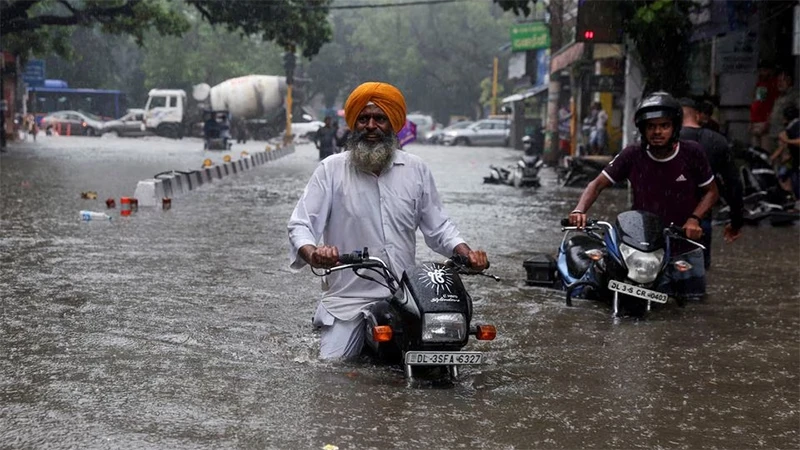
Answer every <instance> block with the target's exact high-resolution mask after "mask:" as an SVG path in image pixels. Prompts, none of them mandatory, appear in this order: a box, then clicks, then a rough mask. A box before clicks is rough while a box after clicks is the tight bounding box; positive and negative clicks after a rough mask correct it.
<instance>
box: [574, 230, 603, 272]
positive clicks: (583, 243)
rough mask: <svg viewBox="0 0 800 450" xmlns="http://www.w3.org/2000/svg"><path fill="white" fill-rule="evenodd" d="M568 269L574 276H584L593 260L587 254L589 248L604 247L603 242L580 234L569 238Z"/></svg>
mask: <svg viewBox="0 0 800 450" xmlns="http://www.w3.org/2000/svg"><path fill="white" fill-rule="evenodd" d="M566 246H567V270H569V274H570V275H571V276H572V277H574V278H580V277H581V276H583V274H584V272H586V269H588V268H589V265H591V263H592V260H591V259H589V257H588V256H586V251H587V250H592V249H600V248H603V243H602V242H601V241H600V240H598V239H596V238H593V237H591V236H586V235H582V234H578V235H575V236H572V237H571V238H569V240H567V243H566Z"/></svg>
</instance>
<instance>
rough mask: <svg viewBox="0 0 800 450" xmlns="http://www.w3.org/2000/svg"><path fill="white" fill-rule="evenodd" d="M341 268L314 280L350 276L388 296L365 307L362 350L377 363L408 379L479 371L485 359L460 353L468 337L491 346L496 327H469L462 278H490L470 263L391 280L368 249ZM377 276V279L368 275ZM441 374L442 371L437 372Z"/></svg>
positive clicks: (347, 257) (461, 260)
mask: <svg viewBox="0 0 800 450" xmlns="http://www.w3.org/2000/svg"><path fill="white" fill-rule="evenodd" d="M339 263H340V265H338V266H335V267H332V268H329V269H325V270H324V271H323V273H318V272H316V271H314V274H315V275H318V276H325V275H329V274H331V273H333V272H337V271H340V270H352V271H353V272H355V274H356V275H357V276H359V277H361V278H364V279H367V280H370V281H373V282H376V283H379V284H381V285H383V286H385V287H386V288H388V289H389V292H390V295H389V296H388V297H387V298H385V299H382V300H379V301H376V302H374V303H372V304H371V305H369V306H368V307H367V308H366V309H365V311H364V315H365V317H366V320H365V326H366V333H365V341H366V346H365V348H366V349H367V350H368V351H369V352H370V353H372V355H373V356H374V357H376V358H377V359H378V360H380V361H383V362H386V363H389V364H398V365H402V366H403V369H404V373H405V376H406V378H407V379H408V380H409V381H413V380H414V377H415V376H417V375H418V374H419V375H425V374H428V373H430V372H433V371H434V370H431V369H436V368H440V369H445V370H446V374H447V375H449V378H450V379H451V380H455V379H457V378H458V368H459V367H461V366H464V365H480V364H483V363H484V359H485V355H484V354H483V353H482V352H478V351H463V350H462V349H463V348H464V347H465V346H466V345H467V344H468V342H469V337H470V336H474V337H475V338H476V339H478V340H493V339H494V338H495V336H496V335H497V330H496V328H495V327H494V325H487V324H473V323H472V297H470V295H469V294H468V293H467V290H466V289H465V288H464V285H463V283H462V282H461V277H460V275H483V276H487V277H490V278H493V279H495V280H496V281H500V279H499V278H497V277H495V276H494V275H489V274H486V273H484V272H475V271H472V270H470V269H469V267H468V264H469V260H468V259H467V258H466V257H462V256H458V255H456V256H453V257H451V258H450V259H448V260H446V261H445V262H444V263H441V264H440V263H435V262H427V263H422V264H418V265H416V266H414V267H411V268H409V269H407V270H406V271H405V272H404V273H403V275H402V277H400V278H398V277H397V276H395V275H394V274H393V273H392V271H391V270H390V269H389V267H388V266H387V265H386V263H385V262H384V261H382V260H381V259H379V258H376V257H374V256H370V255H369V249H367V248H364V250H363V251H356V252H353V253H350V254H343V255H340V257H339ZM375 274H377V275H378V277H379V279H377V278H373V277H372V276H370V275H373V276H374V275H375ZM440 372H441V370H440Z"/></svg>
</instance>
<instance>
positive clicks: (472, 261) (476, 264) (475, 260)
mask: <svg viewBox="0 0 800 450" xmlns="http://www.w3.org/2000/svg"><path fill="white" fill-rule="evenodd" d="M467 258H469V266H470V268H472V270H476V271H478V272H480V271H481V270H485V269H486V268H488V267H489V258H488V257H487V256H486V252H485V251H483V250H470V251H469V253H467Z"/></svg>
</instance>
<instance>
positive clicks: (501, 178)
mask: <svg viewBox="0 0 800 450" xmlns="http://www.w3.org/2000/svg"><path fill="white" fill-rule="evenodd" d="M522 147H523V154H522V156H521V157H520V159H519V160H518V161H517V163H516V164H515V165H514V166H511V167H508V168H502V167H498V166H489V169H490V173H489V176H488V177H484V178H483V182H484V183H487V184H508V185H511V186H514V187H528V186H533V187H539V186H541V181H540V180H539V170H541V168H542V166H543V165H544V161H542V159H541V149H537V148H535V145H534V140H533V139H532V138H531V137H530V136H524V137H523V138H522Z"/></svg>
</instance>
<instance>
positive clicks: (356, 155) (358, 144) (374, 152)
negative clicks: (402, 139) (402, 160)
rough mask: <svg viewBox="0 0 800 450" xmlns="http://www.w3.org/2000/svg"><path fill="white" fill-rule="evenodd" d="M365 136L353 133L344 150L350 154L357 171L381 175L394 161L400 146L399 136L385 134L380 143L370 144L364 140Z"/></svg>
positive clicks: (391, 133)
mask: <svg viewBox="0 0 800 450" xmlns="http://www.w3.org/2000/svg"><path fill="white" fill-rule="evenodd" d="M365 134H366V133H359V132H356V131H353V132H351V133H350V136H349V137H348V139H347V143H345V146H344V149H345V151H348V152H349V158H350V162H351V163H352V164H353V165H354V166H355V167H356V169H359V170H362V171H364V172H370V173H381V172H382V171H383V170H384V169H386V168H387V167H389V164H391V163H392V160H393V159H394V152H395V150H396V149H397V147H398V146H399V142H398V140H397V135H396V134H394V133H393V132H390V133H388V134H384V135H383V136H382V138H381V140H380V141H378V142H369V141H365V140H364V139H363V137H364V135H365Z"/></svg>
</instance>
